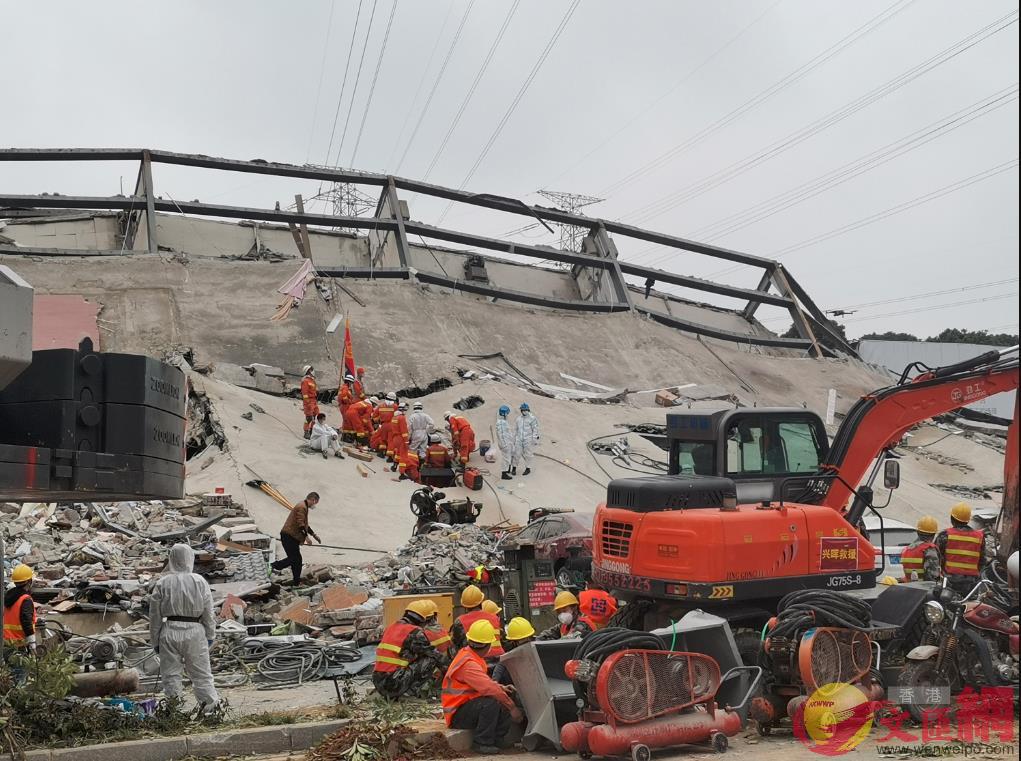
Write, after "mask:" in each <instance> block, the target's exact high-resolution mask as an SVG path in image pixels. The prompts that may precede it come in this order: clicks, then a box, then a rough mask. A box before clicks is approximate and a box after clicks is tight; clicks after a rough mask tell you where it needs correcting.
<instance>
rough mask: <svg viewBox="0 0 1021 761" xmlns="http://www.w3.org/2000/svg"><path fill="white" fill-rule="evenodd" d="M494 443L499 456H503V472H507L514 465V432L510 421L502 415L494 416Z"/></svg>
mask: <svg viewBox="0 0 1021 761" xmlns="http://www.w3.org/2000/svg"><path fill="white" fill-rule="evenodd" d="M496 445H497V447H499V448H500V457H501V458H503V472H504V473H506V472H508V471H509V470H510V469H511V468H513V467H514V464H515V462H514V461H515V457H514V432H513V431H511V426H510V421H509V420H507V418H505V417H504V416H503V415H499V416H498V417H497V418H496Z"/></svg>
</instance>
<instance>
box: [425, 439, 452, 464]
mask: <svg viewBox="0 0 1021 761" xmlns="http://www.w3.org/2000/svg"><path fill="white" fill-rule="evenodd" d="M425 464H426V465H427V466H428V467H430V468H447V467H450V452H448V451H447V448H446V447H445V446H443V445H442V444H430V445H429V448H428V449H426V450H425Z"/></svg>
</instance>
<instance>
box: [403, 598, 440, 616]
mask: <svg viewBox="0 0 1021 761" xmlns="http://www.w3.org/2000/svg"><path fill="white" fill-rule="evenodd" d="M404 610H405V612H407V611H411V612H412V613H417V614H418V615H420V616H421V617H422V618H429V617H430V616H433V615H436V614H437V613H439V612H440V608H439V606H438V605H437V604H436V603H435V602H433V601H432V600H412V601H411V602H409V603H408V607H406V608H405V609H404Z"/></svg>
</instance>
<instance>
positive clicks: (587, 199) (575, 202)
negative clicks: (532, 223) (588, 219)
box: [539, 190, 606, 252]
mask: <svg viewBox="0 0 1021 761" xmlns="http://www.w3.org/2000/svg"><path fill="white" fill-rule="evenodd" d="M539 195H541V196H542V197H543V198H547V199H549V200H550V201H552V202H553V205H554V206H556V208H558V209H560V210H561V211H566V212H568V213H570V214H576V213H577V212H578V210H579V209H583V208H585V207H586V206H591V205H592V204H594V203H599V202H601V201H605V200H606V199H605V198H595V197H594V196H585V195H581V194H580V193H563V192H560V191H558V190H540V191H539ZM556 224H557V227H559V228H560V248H561V249H563V250H564V251H574V252H580V251H581V242H582V240H584V239H585V236H586V235H588V230H587V229H585V228H584V227H578V226H577V225H566V224H562V223H560V222H558V223H556Z"/></svg>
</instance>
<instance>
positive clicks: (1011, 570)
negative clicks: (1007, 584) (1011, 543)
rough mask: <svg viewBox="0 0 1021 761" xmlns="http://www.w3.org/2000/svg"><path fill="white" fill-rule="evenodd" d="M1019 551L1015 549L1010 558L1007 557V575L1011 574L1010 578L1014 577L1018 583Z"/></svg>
mask: <svg viewBox="0 0 1021 761" xmlns="http://www.w3.org/2000/svg"><path fill="white" fill-rule="evenodd" d="M1017 553H1018V551H1017V550H1014V552H1013V553H1012V554H1011V556H1010V557H1009V558H1007V575H1009V576H1010V578H1012V579H1013V580H1014V583H1015V584H1017V581H1018V557H1017Z"/></svg>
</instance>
